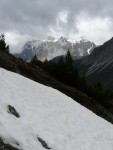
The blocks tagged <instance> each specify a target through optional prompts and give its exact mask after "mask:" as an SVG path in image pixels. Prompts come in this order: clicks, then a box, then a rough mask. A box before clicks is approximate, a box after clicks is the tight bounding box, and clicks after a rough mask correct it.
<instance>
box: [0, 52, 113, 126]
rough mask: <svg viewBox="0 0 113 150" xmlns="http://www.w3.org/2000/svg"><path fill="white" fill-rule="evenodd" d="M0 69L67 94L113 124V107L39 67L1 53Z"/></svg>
mask: <svg viewBox="0 0 113 150" xmlns="http://www.w3.org/2000/svg"><path fill="white" fill-rule="evenodd" d="M0 67H2V68H5V69H7V70H9V71H13V72H16V73H18V74H21V75H23V76H25V77H27V78H29V79H31V80H34V81H36V82H38V83H41V84H44V85H47V86H50V87H53V88H54V89H57V90H59V91H61V92H62V93H64V94H66V95H67V96H69V97H71V98H73V99H74V100H75V101H77V102H79V103H80V104H81V105H83V106H85V107H86V108H88V109H90V110H91V111H93V112H94V113H95V114H97V115H98V116H100V117H103V118H105V119H106V120H108V121H109V122H111V123H113V115H112V112H113V111H112V105H109V107H108V106H107V107H106V108H105V106H102V105H101V104H99V102H97V101H95V100H94V99H92V98H90V97H88V96H87V95H86V94H85V93H83V92H81V91H80V90H78V89H76V88H72V87H69V86H66V85H64V84H62V83H61V82H59V81H57V80H56V79H54V78H53V77H52V76H51V75H50V74H48V73H47V72H45V71H44V70H42V69H41V68H39V67H37V68H34V67H32V66H30V65H29V64H27V63H24V62H23V61H22V60H20V59H17V58H16V57H14V56H13V55H10V54H7V53H5V52H1V51H0ZM110 111H111V113H110Z"/></svg>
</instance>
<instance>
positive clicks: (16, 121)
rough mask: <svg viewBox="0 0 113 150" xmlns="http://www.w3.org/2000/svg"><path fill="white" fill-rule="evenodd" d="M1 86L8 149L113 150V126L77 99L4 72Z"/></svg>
mask: <svg viewBox="0 0 113 150" xmlns="http://www.w3.org/2000/svg"><path fill="white" fill-rule="evenodd" d="M0 82H1V88H0V137H1V140H2V142H3V143H5V144H3V143H2V144H1V143H0V145H1V146H2V145H4V146H5V149H8V150H9V148H8V147H7V145H8V146H9V145H10V146H13V148H12V149H13V150H14V149H15V150H16V149H22V150H28V149H30V150H37V149H38V150H44V149H55V150H62V149H65V150H70V149H71V150H75V149H78V150H79V149H80V150H84V149H87V150H90V149H92V150H96V149H99V150H101V149H102V150H104V149H105V150H106V149H108V150H112V149H113V144H112V139H113V126H112V125H111V124H110V123H108V122H107V121H105V120H103V119H102V118H100V117H98V116H96V115H95V114H94V113H92V112H91V111H89V110H87V109H86V108H84V107H83V106H81V105H80V104H78V103H77V102H75V101H74V100H73V99H71V98H69V97H67V96H65V95H64V94H62V93H60V92H59V91H57V90H55V89H52V88H50V87H46V86H44V85H41V84H39V83H36V82H34V81H31V80H29V79H27V78H24V77H22V76H20V75H17V74H15V73H12V72H8V71H6V70H4V69H1V68H0ZM6 93H7V94H6ZM17 114H18V115H17Z"/></svg>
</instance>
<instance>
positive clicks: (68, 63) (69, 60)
mask: <svg viewBox="0 0 113 150" xmlns="http://www.w3.org/2000/svg"><path fill="white" fill-rule="evenodd" d="M66 67H67V71H72V69H73V59H72V56H71V53H70V51H69V50H68V51H67V55H66Z"/></svg>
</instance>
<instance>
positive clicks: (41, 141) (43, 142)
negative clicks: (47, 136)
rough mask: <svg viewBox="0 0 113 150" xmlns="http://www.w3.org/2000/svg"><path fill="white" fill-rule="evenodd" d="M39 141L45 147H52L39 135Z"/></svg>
mask: <svg viewBox="0 0 113 150" xmlns="http://www.w3.org/2000/svg"><path fill="white" fill-rule="evenodd" d="M38 141H39V142H40V143H41V145H42V146H43V147H44V148H45V149H51V148H50V147H49V146H48V145H47V143H46V142H45V141H44V140H42V139H41V138H39V137H38Z"/></svg>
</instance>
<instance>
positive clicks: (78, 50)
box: [15, 36, 96, 61]
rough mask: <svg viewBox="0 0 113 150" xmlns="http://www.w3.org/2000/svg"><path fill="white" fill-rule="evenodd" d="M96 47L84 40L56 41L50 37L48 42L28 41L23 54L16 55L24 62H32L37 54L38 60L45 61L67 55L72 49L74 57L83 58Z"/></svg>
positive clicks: (63, 39) (61, 39)
mask: <svg viewBox="0 0 113 150" xmlns="http://www.w3.org/2000/svg"><path fill="white" fill-rule="evenodd" d="M95 47H96V45H95V44H94V43H93V42H90V41H87V40H85V39H83V38H81V39H79V40H78V41H72V40H69V39H66V38H65V37H60V38H59V39H56V38H54V37H50V36H49V37H48V38H47V39H46V40H43V41H41V40H36V41H28V42H27V43H26V44H25V46H24V48H23V51H22V53H21V54H15V56H16V57H19V58H22V59H23V60H24V61H30V60H31V59H32V58H33V56H34V55H35V54H36V55H37V57H38V59H40V60H42V61H44V60H45V59H48V60H51V59H53V58H54V57H56V56H61V55H65V54H66V53H67V50H68V49H70V51H71V54H72V56H73V57H82V56H86V55H88V54H90V53H91V52H92V51H93V49H94V48H95Z"/></svg>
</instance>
